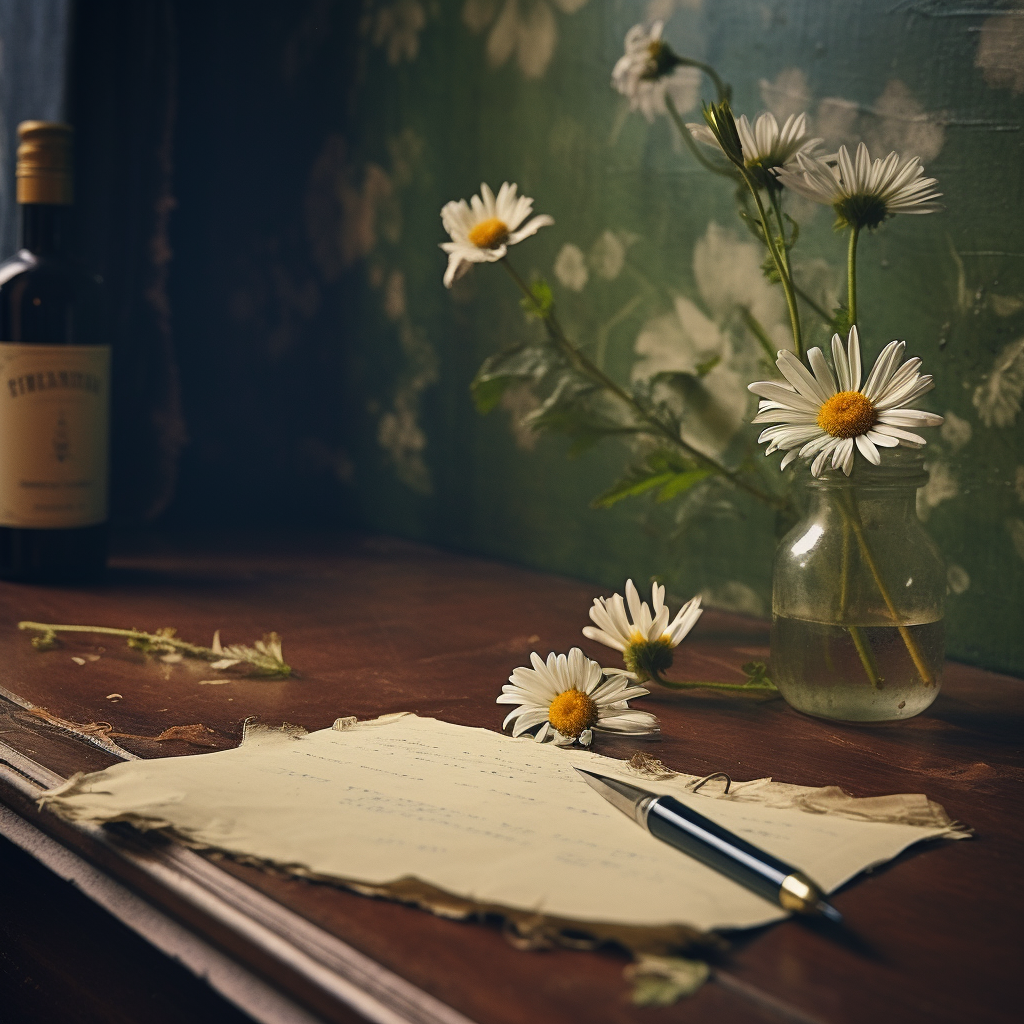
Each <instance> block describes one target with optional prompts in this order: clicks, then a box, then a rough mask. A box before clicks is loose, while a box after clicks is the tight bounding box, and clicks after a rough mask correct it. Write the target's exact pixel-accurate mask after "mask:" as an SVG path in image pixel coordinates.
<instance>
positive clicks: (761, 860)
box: [576, 768, 843, 924]
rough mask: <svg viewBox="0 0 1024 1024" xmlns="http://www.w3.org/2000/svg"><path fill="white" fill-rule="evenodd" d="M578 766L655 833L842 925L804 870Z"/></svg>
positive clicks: (756, 888) (662, 800)
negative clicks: (799, 869)
mask: <svg viewBox="0 0 1024 1024" xmlns="http://www.w3.org/2000/svg"><path fill="white" fill-rule="evenodd" d="M576 771H578V772H579V773H580V775H582V776H583V778H584V779H586V781H587V782H588V783H589V784H590V785H591V786H592V787H593V788H594V789H595V790H597V792H598V793H600V794H601V796H603V797H604V798H605V800H607V801H608V802H609V803H610V804H612V806H614V807H617V808H618V809H619V810H620V811H622V813H623V814H625V815H626V816H627V817H629V818H632V819H633V820H634V821H636V822H637V824H639V825H641V826H643V827H644V828H645V829H647V831H648V832H650V833H651V835H653V836H655V837H656V838H658V839H660V840H662V841H663V842H666V843H668V844H669V845H670V846H674V847H675V848H676V849H677V850H681V851H682V852H683V853H686V854H689V855H690V856H691V857H693V858H695V859H696V860H699V861H700V862H701V863H702V864H706V865H707V866H708V867H709V868H712V869H713V870H715V871H717V872H719V873H720V874H723V875H725V876H726V877H727V878H731V879H732V880H733V881H734V882H738V883H739V884H740V885H742V886H744V887H745V888H747V889H749V890H750V891H751V892H755V893H757V895H758V896H762V897H764V899H766V900H769V901H770V902H772V903H775V904H777V905H778V906H780V907H782V909H783V910H792V911H795V912H796V913H798V914H807V915H811V916H816V917H824V918H827V919H828V920H829V921H832V922H834V923H835V924H841V923H842V920H843V917H842V914H840V913H839V911H838V910H836V909H835V907H833V906H832V905H831V904H829V903H827V902H826V901H825V897H824V893H822V891H821V889H819V888H818V886H816V885H815V884H814V882H812V881H811V880H810V879H809V878H808V877H807V876H806V875H805V874H804V873H803V872H802V871H797V869H796V868H793V867H790V866H789V865H788V864H784V863H783V862H782V861H781V860H779V859H778V858H777V857H773V856H772V855H771V854H770V853H765V851H764V850H759V849H758V848H757V847H756V846H753V845H752V844H751V843H748V842H747V841H746V840H745V839H741V838H740V837H739V836H737V835H734V834H733V833H732V832H730V831H729V830H728V829H724V828H722V826H721V825H716V824H715V823H714V822H713V821H711V820H710V819H709V818H705V817H704V815H703V814H698V813H697V812H696V811H694V810H691V809H690V808H689V807H687V806H686V805H685V804H682V803H680V802H679V801H678V800H674V799H673V798H672V797H670V796H662V795H660V794H658V793H651V792H649V791H648V790H646V789H640V788H639V787H638V786H631V785H630V784H629V783H628V782H620V781H619V780H618V779H612V778H609V777H608V776H606V775H596V774H595V773H594V772H588V771H584V770H583V769H582V768H577V769H576Z"/></svg>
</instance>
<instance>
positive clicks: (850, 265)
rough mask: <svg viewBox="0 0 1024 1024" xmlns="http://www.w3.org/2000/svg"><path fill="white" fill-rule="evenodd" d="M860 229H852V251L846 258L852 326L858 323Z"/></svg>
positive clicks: (848, 304) (847, 288)
mask: <svg viewBox="0 0 1024 1024" xmlns="http://www.w3.org/2000/svg"><path fill="white" fill-rule="evenodd" d="M859 237H860V228H859V227H852V228H850V250H849V253H848V254H847V258H846V305H847V308H848V310H849V314H850V325H851V326H853V324H855V323H856V322H857V239H858V238H859Z"/></svg>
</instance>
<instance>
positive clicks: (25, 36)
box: [0, 0, 71, 256]
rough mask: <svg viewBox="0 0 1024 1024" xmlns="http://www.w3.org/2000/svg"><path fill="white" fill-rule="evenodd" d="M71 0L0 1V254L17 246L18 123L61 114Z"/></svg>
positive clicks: (8, 251)
mask: <svg viewBox="0 0 1024 1024" xmlns="http://www.w3.org/2000/svg"><path fill="white" fill-rule="evenodd" d="M70 24H71V0H0V252H3V254H4V255H5V256H6V255H7V254H9V253H11V252H13V251H14V247H15V245H16V244H17V233H18V218H17V207H16V204H15V199H14V161H15V155H16V153H17V149H18V124H19V122H21V121H28V120H39V121H59V120H61V119H63V118H64V117H65V95H66V81H67V62H68V50H69V47H68V40H69V36H70Z"/></svg>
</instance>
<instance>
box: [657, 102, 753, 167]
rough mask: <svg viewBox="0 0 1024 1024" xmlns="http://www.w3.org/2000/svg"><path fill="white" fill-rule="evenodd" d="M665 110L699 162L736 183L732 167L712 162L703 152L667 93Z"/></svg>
mask: <svg viewBox="0 0 1024 1024" xmlns="http://www.w3.org/2000/svg"><path fill="white" fill-rule="evenodd" d="M665 108H666V109H667V110H668V113H669V117H671V118H672V120H673V121H674V122H675V126H676V128H678V129H679V134H680V135H681V136H682V137H683V142H684V143H685V144H686V146H687V148H688V149H689V150H690V152H691V153H692V154H693V155H694V157H695V158H696V160H697V162H698V163H699V164H700V165H701V166H702V167H705V168H706V169H707V170H709V171H711V172H712V173H713V174H720V175H722V177H724V178H732V180H733V181H735V180H736V175H735V174H734V173H733V171H732V169H731V168H730V167H728V166H723V165H721V164H716V163H714V162H712V161H711V160H709V159H708V158H707V157H706V156H705V155H704V154H703V153H702V152H701V148H700V143H699V142H697V140H696V139H695V138H694V137H693V135H692V134H690V129H689V128H687V127H686V122H685V121H684V120H683V119H682V117H680V115H679V111H678V110H677V109H676V105H675V103H674V102H673V100H672V97H671V96H669V94H668V93H667V92H666V93H665Z"/></svg>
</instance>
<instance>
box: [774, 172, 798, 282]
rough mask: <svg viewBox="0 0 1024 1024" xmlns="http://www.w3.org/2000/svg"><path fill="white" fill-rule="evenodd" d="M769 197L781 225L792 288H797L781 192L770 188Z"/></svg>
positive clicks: (782, 251) (783, 256) (780, 230)
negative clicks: (783, 216) (783, 214)
mask: <svg viewBox="0 0 1024 1024" xmlns="http://www.w3.org/2000/svg"><path fill="white" fill-rule="evenodd" d="M768 198H769V199H770V200H771V203H772V210H773V211H774V213H775V223H776V224H778V225H779V238H780V239H782V249H781V250H780V251H781V253H782V259H783V260H784V261H785V264H786V276H787V277H788V278H789V283H790V286H791V287H792V288H794V289H795V288H796V285H794V284H793V268H792V266H791V265H790V262H789V246H788V245H786V223H785V221H784V220H783V219H782V202H781V200H780V198H779V192H778V189H777V188H769V189H768Z"/></svg>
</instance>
